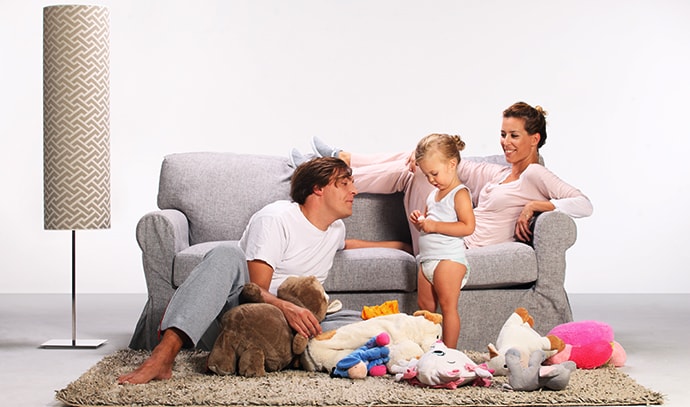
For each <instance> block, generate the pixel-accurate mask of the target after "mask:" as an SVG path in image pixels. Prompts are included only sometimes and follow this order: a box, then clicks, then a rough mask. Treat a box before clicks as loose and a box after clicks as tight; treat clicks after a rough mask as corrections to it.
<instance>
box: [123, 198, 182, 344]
mask: <svg viewBox="0 0 690 407" xmlns="http://www.w3.org/2000/svg"><path fill="white" fill-rule="evenodd" d="M136 236H137V242H138V243H139V247H140V248H141V253H142V254H141V255H142V263H143V266H144V277H145V278H146V287H147V290H148V299H147V301H146V305H145V306H144V310H143V312H142V314H141V316H140V317H139V322H137V326H136V328H135V330H134V334H133V335H132V339H131V341H130V344H129V347H130V348H132V349H153V348H154V347H155V346H156V344H157V343H158V341H159V336H158V328H159V326H160V322H161V320H162V319H163V314H164V313H165V308H166V307H167V306H168V302H169V301H170V298H171V297H172V295H173V293H174V292H175V289H176V287H175V286H174V283H173V278H174V276H173V262H174V259H175V255H176V254H177V253H179V252H180V251H182V250H184V249H186V248H188V247H189V224H188V221H187V218H186V217H185V215H184V214H183V213H182V212H180V211H178V210H175V209H165V210H160V211H155V212H150V213H147V214H146V215H144V216H143V217H142V218H141V219H140V220H139V223H138V224H137V230H136Z"/></svg>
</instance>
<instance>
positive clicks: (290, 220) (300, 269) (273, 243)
mask: <svg viewBox="0 0 690 407" xmlns="http://www.w3.org/2000/svg"><path fill="white" fill-rule="evenodd" d="M240 248H242V250H244V253H245V255H246V258H247V261H251V260H261V261H263V262H266V263H267V264H268V265H270V266H271V267H273V279H272V280H271V286H270V288H269V292H270V293H272V294H274V295H275V294H276V293H277V291H278V287H279V286H280V285H281V284H282V283H283V281H285V280H286V279H287V278H288V277H290V276H315V277H316V278H317V279H318V280H319V281H320V282H321V283H322V284H323V282H324V281H325V280H326V277H328V271H329V270H330V269H331V267H332V266H333V257H334V256H335V252H336V251H338V250H342V249H344V248H345V224H344V223H343V221H342V220H337V221H335V222H333V223H332V224H331V225H330V226H329V227H328V229H327V230H325V231H323V230H319V229H318V228H317V227H316V226H314V225H313V224H312V223H311V222H309V220H307V218H306V217H305V216H304V214H302V211H301V210H300V207H299V205H298V204H297V203H295V202H290V201H276V202H273V203H271V204H268V205H266V206H265V207H263V208H262V209H261V210H259V211H258V212H256V213H255V214H254V215H253V216H252V217H251V219H249V224H248V225H247V227H246V228H245V230H244V233H243V234H242V238H241V239H240Z"/></svg>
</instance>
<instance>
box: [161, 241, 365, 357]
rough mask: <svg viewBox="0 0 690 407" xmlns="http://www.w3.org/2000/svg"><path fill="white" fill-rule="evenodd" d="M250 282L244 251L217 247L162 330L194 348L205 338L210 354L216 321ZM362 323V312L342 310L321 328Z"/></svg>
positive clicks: (182, 290)
mask: <svg viewBox="0 0 690 407" xmlns="http://www.w3.org/2000/svg"><path fill="white" fill-rule="evenodd" d="M248 282H249V271H248V270H247V261H246V258H245V255H244V252H243V251H242V249H240V248H239V247H238V246H237V245H236V244H222V245H219V246H217V247H215V248H214V249H212V250H211V251H209V252H208V253H207V254H206V256H205V257H204V259H203V260H202V261H201V263H199V264H198V265H197V266H196V267H195V268H194V270H192V272H191V273H190V275H189V277H187V279H186V280H185V281H184V283H182V285H181V286H179V287H178V288H177V290H176V291H175V293H174V294H173V296H172V298H171V299H170V303H169V304H168V307H167V309H166V310H165V315H164V316H163V321H162V323H161V330H166V329H168V328H177V329H179V330H181V331H182V332H184V333H185V334H186V335H187V336H188V337H189V339H190V340H191V341H192V345H194V346H197V344H198V343H199V341H200V340H201V339H202V337H204V341H203V342H204V343H203V344H202V345H201V348H202V349H206V350H210V349H211V348H212V347H213V343H214V342H215V336H217V335H218V334H219V333H220V330H219V329H218V326H216V327H215V329H213V328H214V326H213V325H215V324H213V322H214V320H217V321H218V323H220V319H221V317H222V316H223V314H224V313H225V312H226V311H227V310H229V309H230V308H232V307H235V306H237V305H239V295H240V293H241V292H242V287H243V286H244V285H245V284H247V283H248ZM361 320H362V318H361V316H360V312H359V311H350V310H341V311H338V312H335V313H333V314H329V315H327V316H326V318H325V319H324V320H323V321H322V322H321V328H322V330H323V331H324V332H326V331H329V330H333V329H337V328H339V327H341V326H343V325H346V324H350V323H353V322H357V321H361ZM209 327H211V329H209ZM207 330H209V332H208V333H206V331H207ZM205 333H206V335H204V334H205ZM210 336H212V337H210Z"/></svg>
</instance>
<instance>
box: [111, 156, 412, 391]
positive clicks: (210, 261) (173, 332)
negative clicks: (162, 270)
mask: <svg viewBox="0 0 690 407" xmlns="http://www.w3.org/2000/svg"><path fill="white" fill-rule="evenodd" d="M355 195H357V189H356V188H355V186H354V183H353V179H352V170H351V169H350V168H349V167H348V165H347V164H346V163H345V162H344V161H342V160H340V159H338V158H332V157H325V158H316V159H314V160H311V161H308V162H306V163H304V164H302V165H300V166H299V167H298V168H297V169H296V170H295V173H294V174H293V176H292V181H291V190H290V196H291V198H292V201H277V202H274V203H271V204H269V205H267V206H265V207H264V208H262V209H261V210H259V211H258V212H257V213H255V214H254V216H252V218H251V219H250V221H249V224H248V225H247V228H246V229H245V232H244V234H243V235H242V238H241V239H240V245H239V246H240V247H237V246H235V245H231V244H224V245H220V246H217V247H216V248H214V249H213V250H211V251H210V252H209V253H208V254H207V255H206V256H205V257H204V259H203V260H202V262H201V263H199V265H198V266H197V267H196V268H195V269H194V270H193V271H192V273H191V274H190V276H189V277H188V278H187V280H185V282H184V283H183V284H182V285H181V286H180V287H179V288H178V289H177V290H176V291H175V294H174V295H173V297H172V298H171V300H170V303H169V305H168V307H167V309H166V312H165V316H164V317H163V321H162V323H161V332H162V333H163V336H162V339H161V341H160V343H159V344H158V345H156V347H155V348H154V349H153V352H152V353H151V356H150V357H149V358H148V359H146V360H145V361H144V362H143V363H142V364H141V365H140V366H139V367H138V368H137V369H136V370H134V371H133V372H131V373H128V374H125V375H122V376H120V377H119V378H118V382H119V383H120V384H124V383H133V384H134V383H148V382H149V381H151V380H155V379H158V380H163V379H168V378H170V377H171V376H172V365H173V362H174V361H175V357H176V356H177V354H178V353H179V351H180V349H182V347H183V346H195V345H196V344H197V343H198V341H199V340H200V339H201V336H202V335H203V334H204V332H206V330H207V329H208V327H209V326H210V324H211V323H212V322H213V320H214V319H215V318H220V317H221V316H222V315H223V313H225V311H227V310H228V309H230V308H232V307H234V306H236V305H237V304H238V296H239V293H240V292H241V290H242V286H243V285H244V284H246V283H247V282H248V281H251V282H253V283H256V284H258V285H259V286H260V287H261V289H262V296H263V300H264V301H265V302H266V303H269V304H273V305H275V306H276V307H278V308H279V309H280V310H281V311H282V312H283V314H284V315H285V318H286V319H287V321H288V323H289V324H290V326H291V327H292V328H293V329H295V331H297V333H300V334H302V335H304V336H307V337H313V336H315V335H318V334H319V333H321V324H320V323H319V321H318V320H317V319H316V318H315V317H314V315H313V314H312V313H311V312H310V311H309V310H307V309H306V308H302V307H300V306H297V305H295V304H293V303H290V302H288V301H284V300H281V299H279V298H278V297H276V291H277V288H278V286H279V285H280V284H281V283H282V281H284V280H285V279H286V278H287V277H288V276H290V275H307V276H316V277H317V279H318V280H319V281H321V282H322V283H323V282H324V280H325V279H326V277H327V276H328V271H329V270H330V268H331V266H332V265H333V257H334V256H335V253H336V251H338V250H343V249H353V248H361V247H390V248H398V249H402V250H407V251H411V248H410V247H409V245H408V244H406V243H402V242H393V241H386V242H370V241H363V240H353V239H348V240H346V239H345V224H344V223H343V221H342V219H343V218H346V217H348V216H350V215H352V204H353V201H354V197H355Z"/></svg>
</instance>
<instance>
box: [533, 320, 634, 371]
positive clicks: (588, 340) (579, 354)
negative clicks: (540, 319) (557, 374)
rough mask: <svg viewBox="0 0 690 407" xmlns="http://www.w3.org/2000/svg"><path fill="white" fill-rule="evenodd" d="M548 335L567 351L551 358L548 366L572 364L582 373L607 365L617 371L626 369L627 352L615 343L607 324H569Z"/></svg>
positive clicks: (553, 330) (586, 322) (556, 328)
mask: <svg viewBox="0 0 690 407" xmlns="http://www.w3.org/2000/svg"><path fill="white" fill-rule="evenodd" d="M549 335H553V336H557V337H558V338H560V339H561V340H563V342H565V349H563V350H562V351H560V352H558V353H557V354H555V355H553V356H551V357H550V358H549V359H547V360H546V363H549V364H557V363H562V362H565V361H568V360H571V361H573V362H575V364H576V365H577V367H578V368H580V369H595V368H597V367H600V366H603V365H605V364H607V363H609V364H611V365H613V366H615V367H621V366H623V365H625V361H626V359H627V355H626V353H625V350H624V349H623V347H622V346H621V344H620V343H618V342H616V341H615V340H614V339H613V328H611V326H610V325H608V324H606V323H604V322H600V321H575V322H568V323H565V324H561V325H556V326H555V327H554V328H553V329H552V330H551V331H550V332H549Z"/></svg>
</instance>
